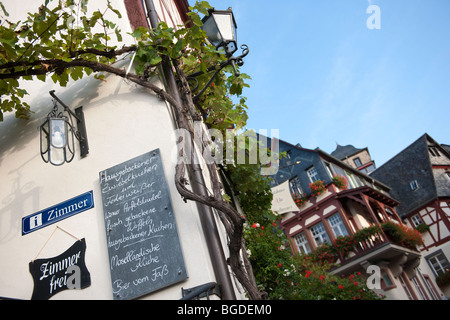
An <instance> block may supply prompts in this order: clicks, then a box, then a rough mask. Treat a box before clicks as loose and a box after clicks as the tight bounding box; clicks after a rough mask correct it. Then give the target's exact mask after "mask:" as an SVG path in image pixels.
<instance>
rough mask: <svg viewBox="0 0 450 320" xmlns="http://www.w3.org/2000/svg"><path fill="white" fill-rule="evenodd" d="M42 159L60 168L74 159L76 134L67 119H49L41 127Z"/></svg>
mask: <svg viewBox="0 0 450 320" xmlns="http://www.w3.org/2000/svg"><path fill="white" fill-rule="evenodd" d="M40 132H41V157H42V159H43V160H44V161H45V162H50V163H51V164H53V165H55V166H60V165H62V164H64V163H65V162H70V161H72V159H73V157H74V150H75V149H74V133H73V129H72V127H71V125H70V124H69V123H68V122H67V119H66V118H54V117H48V118H47V120H46V121H45V122H44V123H43V124H42V125H41V128H40Z"/></svg>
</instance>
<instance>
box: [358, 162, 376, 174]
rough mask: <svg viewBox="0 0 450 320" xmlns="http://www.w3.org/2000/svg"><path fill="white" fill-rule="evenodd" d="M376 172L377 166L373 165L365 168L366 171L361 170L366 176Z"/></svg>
mask: <svg viewBox="0 0 450 320" xmlns="http://www.w3.org/2000/svg"><path fill="white" fill-rule="evenodd" d="M374 170H375V166H374V165H373V164H371V165H369V166H367V167H365V168H364V169H361V170H360V171H361V172H364V173H366V174H369V173H370V172H372V171H374Z"/></svg>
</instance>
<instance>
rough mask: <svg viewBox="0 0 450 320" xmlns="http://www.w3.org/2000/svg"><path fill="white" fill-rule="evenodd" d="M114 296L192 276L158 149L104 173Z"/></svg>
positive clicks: (145, 290) (141, 291) (133, 295)
mask: <svg viewBox="0 0 450 320" xmlns="http://www.w3.org/2000/svg"><path fill="white" fill-rule="evenodd" d="M100 187H101V194H102V200H103V212H104V218H105V227H106V238H107V244H108V253H109V264H110V265H109V267H110V270H111V279H112V291H113V295H114V299H116V300H122V299H133V298H137V297H139V296H142V295H144V294H147V293H150V292H153V291H156V290H159V289H161V288H164V287H166V286H169V285H171V284H174V283H177V282H179V281H182V280H184V279H186V278H187V274H186V267H185V264H184V259H183V253H182V250H181V246H180V240H179V237H178V230H177V226H176V221H175V216H174V214H173V209H172V204H171V201H170V194H169V187H168V185H167V181H166V178H165V176H164V170H163V166H162V161H161V155H160V152H159V149H156V150H154V151H151V152H149V153H146V154H143V155H141V156H139V157H136V158H134V159H131V160H129V161H126V162H124V163H121V164H119V165H116V166H114V167H112V168H109V169H107V170H104V171H102V172H100Z"/></svg>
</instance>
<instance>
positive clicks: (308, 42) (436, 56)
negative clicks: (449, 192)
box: [189, 0, 450, 166]
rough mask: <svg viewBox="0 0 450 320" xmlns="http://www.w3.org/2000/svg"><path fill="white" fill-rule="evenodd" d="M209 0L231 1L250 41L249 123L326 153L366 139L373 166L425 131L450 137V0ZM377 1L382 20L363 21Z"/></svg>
mask: <svg viewBox="0 0 450 320" xmlns="http://www.w3.org/2000/svg"><path fill="white" fill-rule="evenodd" d="M189 3H191V4H192V3H194V1H193V0H189ZM209 3H210V4H211V5H212V6H213V7H215V8H216V9H226V8H228V7H232V8H233V12H234V13H235V18H236V22H237V25H238V29H237V30H238V44H243V43H245V44H247V45H248V46H249V49H250V53H249V55H248V56H247V57H246V58H245V64H244V66H243V67H242V72H245V73H247V74H249V75H250V76H251V77H252V80H251V81H250V82H249V84H250V88H248V89H246V90H245V91H244V93H243V95H244V96H246V97H247V98H248V100H247V105H248V107H249V111H248V113H249V121H248V128H249V129H255V130H256V131H258V130H259V129H269V130H270V129H279V130H280V139H282V140H286V141H288V142H290V143H293V144H296V143H300V144H301V145H302V146H303V147H305V148H310V149H314V148H316V147H319V148H321V149H322V150H324V151H326V152H329V153H331V152H332V151H333V150H334V149H335V148H336V143H339V144H340V145H347V144H352V145H354V146H355V147H358V148H363V147H368V148H369V152H370V154H371V156H372V159H374V160H375V162H376V165H377V166H381V165H382V164H383V163H385V162H386V161H387V160H389V159H390V158H392V157H393V156H394V155H396V154H397V153H398V152H400V151H401V150H403V149H404V148H405V147H407V146H408V145H410V144H411V143H412V142H414V141H415V140H416V139H418V138H419V137H420V136H421V135H423V134H424V133H425V132H426V133H428V134H429V135H430V136H431V137H433V138H434V139H435V140H436V141H437V142H439V143H444V144H450V129H449V127H450V121H449V119H450V112H449V110H450V81H449V77H450V41H449V40H450V18H449V15H450V1H448V0H427V1H423V0H378V1H377V0H372V1H368V0H280V1H276V2H275V1H267V0H210V1H209ZM371 4H372V5H377V6H378V7H379V8H380V13H381V15H380V17H381V25H380V27H381V29H378V30H377V29H374V30H370V29H369V28H367V25H366V21H367V20H368V19H369V18H370V17H371V15H372V14H370V13H367V12H366V11H367V8H368V7H369V5H371ZM237 53H238V52H237ZM237 53H236V54H237ZM269 132H270V131H269Z"/></svg>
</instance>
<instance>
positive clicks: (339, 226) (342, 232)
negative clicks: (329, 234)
mask: <svg viewBox="0 0 450 320" xmlns="http://www.w3.org/2000/svg"><path fill="white" fill-rule="evenodd" d="M328 223H329V224H330V227H331V230H333V233H334V236H335V237H336V238H337V237H339V236H342V237H345V236H348V232H347V229H346V228H345V225H344V222H343V221H342V218H341V216H340V214H339V213H335V214H333V215H332V216H331V217H329V218H328Z"/></svg>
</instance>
